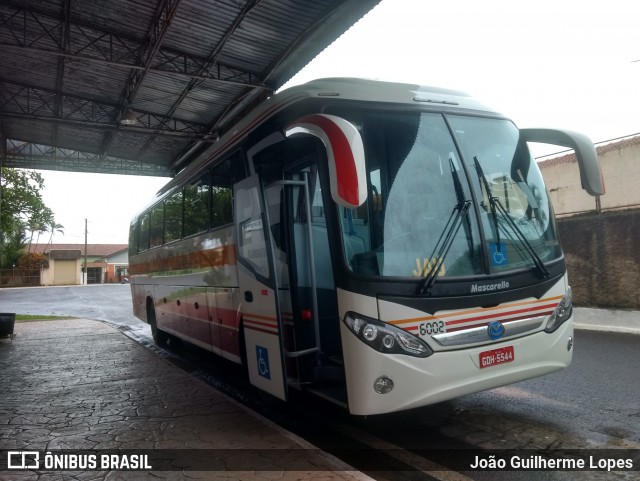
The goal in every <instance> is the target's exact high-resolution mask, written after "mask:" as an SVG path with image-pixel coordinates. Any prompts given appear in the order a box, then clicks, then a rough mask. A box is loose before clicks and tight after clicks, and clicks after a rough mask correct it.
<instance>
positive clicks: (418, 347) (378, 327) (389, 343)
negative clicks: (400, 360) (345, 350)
mask: <svg viewBox="0 0 640 481" xmlns="http://www.w3.org/2000/svg"><path fill="white" fill-rule="evenodd" d="M344 323H345V324H346V325H347V327H348V328H349V330H350V331H351V332H353V333H354V334H355V335H356V336H357V337H358V339H360V340H361V341H362V342H364V343H365V344H366V345H367V346H369V347H371V348H373V349H375V350H376V351H379V352H383V353H385V354H407V355H409V356H415V357H428V356H430V355H431V354H433V351H432V350H431V349H430V348H429V346H427V345H426V344H425V343H424V342H422V341H421V340H420V339H418V338H417V337H416V336H414V335H413V334H410V333H408V332H406V331H403V330H402V329H399V328H397V327H395V326H392V325H390V324H386V323H384V322H382V321H379V320H377V319H372V318H370V317H366V316H362V315H360V314H356V313H355V312H347V313H346V314H345V316H344Z"/></svg>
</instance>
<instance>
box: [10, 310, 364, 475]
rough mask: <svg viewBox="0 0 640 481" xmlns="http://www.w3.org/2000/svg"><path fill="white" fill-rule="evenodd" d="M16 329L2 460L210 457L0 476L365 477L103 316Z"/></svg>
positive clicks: (27, 324) (19, 325) (13, 472)
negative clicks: (27, 456) (113, 454)
mask: <svg viewBox="0 0 640 481" xmlns="http://www.w3.org/2000/svg"><path fill="white" fill-rule="evenodd" d="M15 331H16V334H17V337H16V339H14V340H13V341H11V340H9V339H2V340H0V453H1V454H0V455H1V456H2V457H3V458H4V459H0V467H3V468H4V469H6V468H7V464H8V460H7V451H9V450H12V451H13V450H30V451H40V452H42V456H44V452H45V451H50V452H51V453H54V454H55V453H58V452H59V451H57V450H116V449H117V450H127V449H129V450H132V451H130V452H131V453H140V454H143V453H149V452H150V453H153V452H158V451H143V450H161V451H159V452H161V453H163V455H164V456H165V457H169V458H171V457H172V456H174V455H175V454H176V453H177V454H182V453H184V454H185V455H187V457H188V455H193V454H195V455H200V456H206V457H207V462H206V463H205V466H207V467H204V468H203V465H202V463H200V464H198V463H197V462H196V464H195V465H194V464H189V463H188V462H186V463H185V462H182V463H181V462H180V460H178V461H175V458H171V459H170V461H171V462H172V463H173V466H172V468H171V469H173V470H153V469H151V470H143V471H116V470H113V471H109V470H104V471H100V470H93V471H90V470H85V471H81V470H66V471H65V470H46V469H40V470H32V471H28V470H5V471H0V480H2V481H5V480H6V481H22V480H25V481H26V480H34V479H38V480H42V481H57V480H60V481H62V480H63V479H64V480H142V479H144V480H147V479H148V480H151V479H153V480H157V479H168V480H174V479H175V480H177V479H216V480H231V479H243V480H255V481H259V480H274V479H278V480H283V481H287V480H322V481H334V480H335V481H338V480H347V481H355V480H359V481H361V480H364V479H370V478H368V477H367V476H365V475H363V474H361V473H359V472H356V471H352V469H353V468H350V467H349V466H346V465H345V464H344V463H342V462H341V461H339V460H337V459H335V458H333V457H332V456H330V455H328V454H326V453H323V452H321V451H320V450H318V449H315V448H313V447H312V446H309V445H308V444H307V443H305V442H304V441H303V440H301V439H299V438H297V437H296V436H294V435H293V434H291V433H288V432H286V431H284V430H282V429H280V428H278V427H277V426H275V425H273V424H272V423H270V422H269V421H267V420H265V419H262V418H260V417H259V416H258V415H257V414H255V413H252V412H250V411H248V410H247V409H245V408H244V407H242V406H240V405H239V404H237V403H236V402H234V401H233V400H231V399H229V398H228V397H226V396H225V395H223V394H221V393H220V392H218V391H217V390H215V389H214V388H212V387H210V386H208V385H207V384H205V383H204V382H202V381H200V380H198V379H196V378H195V377H193V376H191V375H189V374H188V373H186V372H184V371H182V370H180V369H179V368H178V367H176V366H174V365H172V364H171V363H169V362H168V361H167V360H165V359H163V358H161V357H159V356H158V355H157V354H156V353H154V352H151V351H150V350H148V349H146V348H144V347H142V346H141V345H139V344H137V343H136V342H134V341H133V340H131V339H129V338H128V337H126V336H124V335H123V334H121V333H120V332H118V331H117V330H116V329H114V328H112V327H110V326H109V325H107V324H105V323H101V322H97V321H90V320H87V319H72V320H64V321H40V322H22V323H16V329H15ZM83 452H84V453H100V452H102V451H83ZM105 452H108V451H105ZM255 458H259V461H255ZM42 461H43V459H42V458H40V462H41V463H42ZM174 461H175V462H174ZM151 464H152V466H153V464H156V461H155V460H154V461H153V462H152V463H151ZM14 465H15V464H14ZM176 465H177V466H179V467H180V466H182V467H183V468H185V467H186V469H184V470H183V469H180V468H179V467H175V466H176ZM40 466H43V464H40ZM162 466H164V467H167V466H168V465H167V464H162ZM188 466H192V467H193V466H196V467H197V468H198V469H201V470H200V471H196V470H188ZM98 467H99V465H98ZM0 469H2V468H0ZM163 469H164V468H163Z"/></svg>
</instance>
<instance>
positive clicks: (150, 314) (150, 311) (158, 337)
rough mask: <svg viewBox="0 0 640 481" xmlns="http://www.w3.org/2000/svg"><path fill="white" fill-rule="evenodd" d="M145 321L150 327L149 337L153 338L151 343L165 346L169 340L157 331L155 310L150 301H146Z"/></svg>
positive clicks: (165, 335)
mask: <svg viewBox="0 0 640 481" xmlns="http://www.w3.org/2000/svg"><path fill="white" fill-rule="evenodd" d="M147 321H148V322H149V325H150V326H151V336H152V337H153V341H154V342H155V343H156V344H157V345H158V346H164V345H166V344H167V339H169V335H168V334H167V333H166V332H164V331H161V330H160V329H158V325H157V324H156V309H155V308H154V307H153V302H152V301H151V299H149V300H148V301H147Z"/></svg>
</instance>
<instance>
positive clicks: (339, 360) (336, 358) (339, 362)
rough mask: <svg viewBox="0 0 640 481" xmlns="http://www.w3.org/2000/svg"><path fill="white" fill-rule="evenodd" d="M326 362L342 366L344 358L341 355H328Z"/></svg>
mask: <svg viewBox="0 0 640 481" xmlns="http://www.w3.org/2000/svg"><path fill="white" fill-rule="evenodd" d="M327 362H330V363H333V364H337V365H338V366H344V360H343V359H342V356H328V357H327Z"/></svg>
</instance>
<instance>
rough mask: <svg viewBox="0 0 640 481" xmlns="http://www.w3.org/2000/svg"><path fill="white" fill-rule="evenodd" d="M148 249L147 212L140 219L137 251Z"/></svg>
mask: <svg viewBox="0 0 640 481" xmlns="http://www.w3.org/2000/svg"><path fill="white" fill-rule="evenodd" d="M148 249H149V212H147V213H146V214H145V215H143V216H142V218H141V219H140V232H139V234H138V252H142V251H146V250H148Z"/></svg>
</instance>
